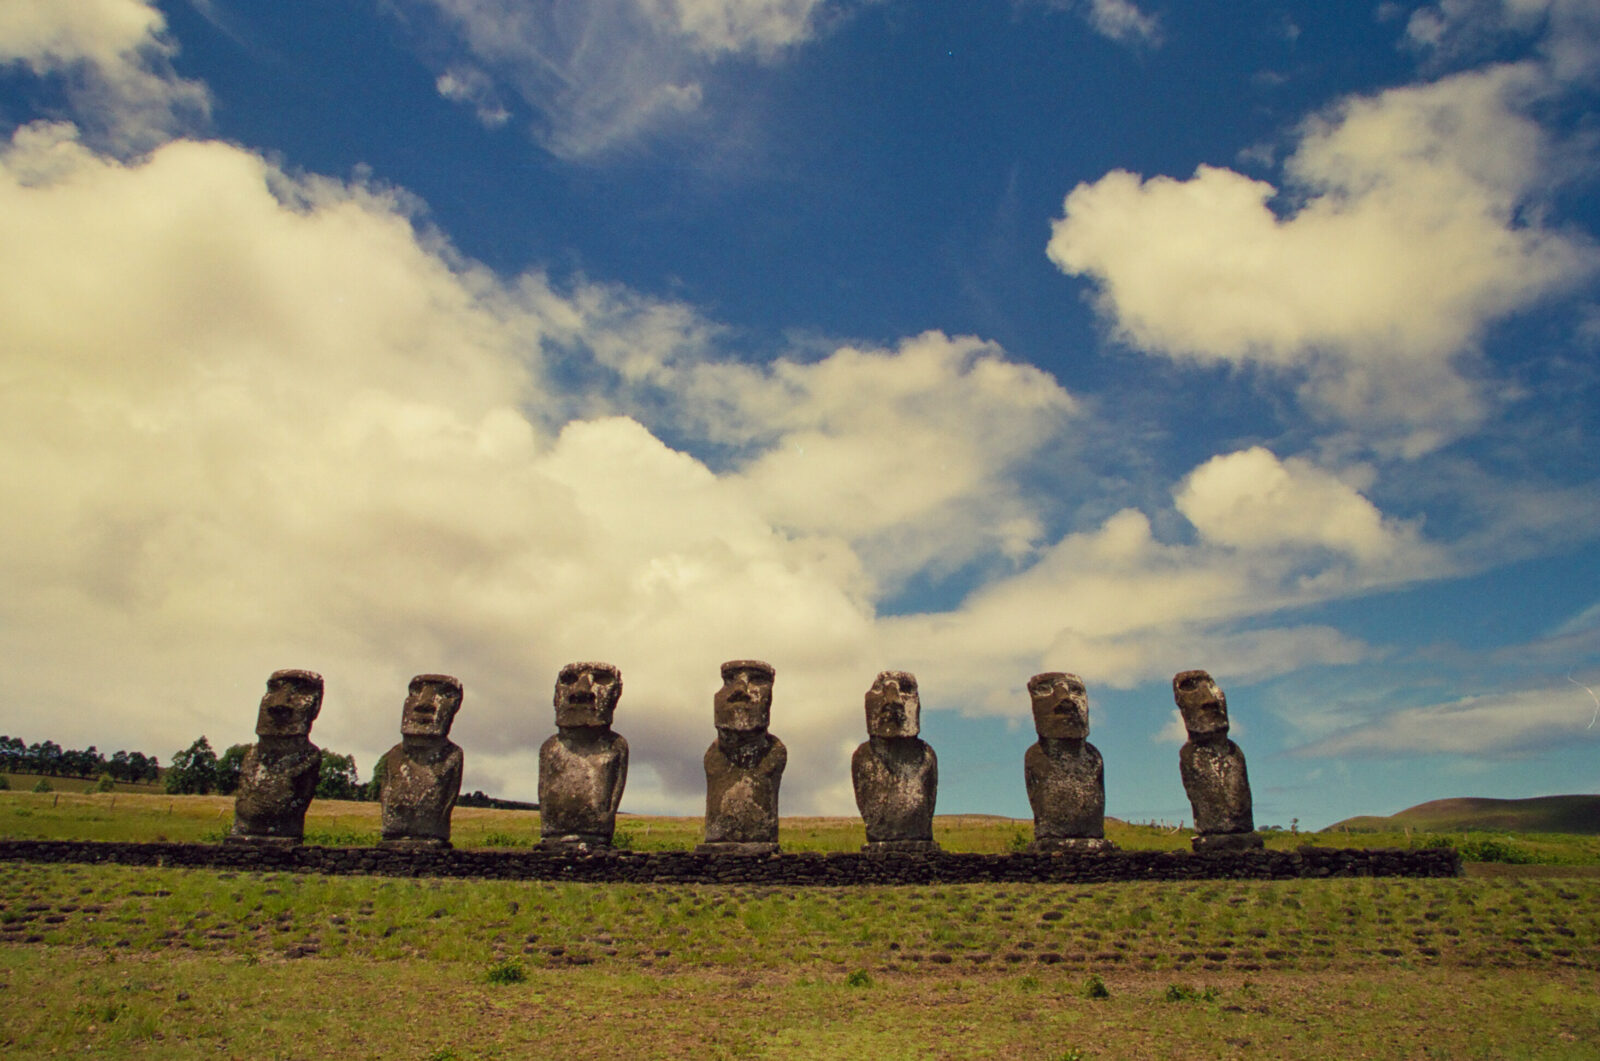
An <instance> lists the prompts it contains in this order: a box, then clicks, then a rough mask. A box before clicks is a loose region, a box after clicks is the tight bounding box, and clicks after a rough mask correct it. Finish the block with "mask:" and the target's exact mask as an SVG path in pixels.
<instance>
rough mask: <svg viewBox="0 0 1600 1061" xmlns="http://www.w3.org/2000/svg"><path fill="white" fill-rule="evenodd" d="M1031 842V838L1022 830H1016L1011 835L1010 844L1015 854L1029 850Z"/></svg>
mask: <svg viewBox="0 0 1600 1061" xmlns="http://www.w3.org/2000/svg"><path fill="white" fill-rule="evenodd" d="M1030 842H1031V839H1030V838H1029V836H1028V834H1027V833H1026V832H1024V831H1023V830H1021V829H1016V830H1014V831H1013V832H1012V833H1011V841H1010V844H1011V850H1012V851H1013V852H1022V851H1026V850H1028V844H1029V843H1030Z"/></svg>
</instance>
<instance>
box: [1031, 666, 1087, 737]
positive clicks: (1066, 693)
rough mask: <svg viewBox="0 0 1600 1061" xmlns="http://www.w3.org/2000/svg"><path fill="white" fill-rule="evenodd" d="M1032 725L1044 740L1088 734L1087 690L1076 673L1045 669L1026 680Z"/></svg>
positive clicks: (1085, 735)
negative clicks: (1031, 704) (1031, 712)
mask: <svg viewBox="0 0 1600 1061" xmlns="http://www.w3.org/2000/svg"><path fill="white" fill-rule="evenodd" d="M1028 695H1029V696H1030V697H1031V698H1032V699H1033V727H1034V729H1036V730H1038V731H1039V736H1041V737H1043V738H1045V739H1046V740H1083V739H1084V738H1085V737H1087V736H1088V735H1089V692H1088V690H1087V689H1085V688H1084V685H1083V679H1082V678H1080V677H1078V676H1077V675H1076V674H1066V673H1063V672H1061V671H1046V672H1045V673H1043V674H1035V675H1034V676H1033V677H1031V678H1029V679H1028Z"/></svg>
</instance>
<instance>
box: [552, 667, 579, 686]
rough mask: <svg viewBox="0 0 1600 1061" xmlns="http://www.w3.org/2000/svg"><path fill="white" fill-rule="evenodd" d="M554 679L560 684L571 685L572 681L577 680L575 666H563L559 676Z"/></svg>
mask: <svg viewBox="0 0 1600 1061" xmlns="http://www.w3.org/2000/svg"><path fill="white" fill-rule="evenodd" d="M556 680H557V681H559V682H560V683H561V684H562V685H571V684H572V683H573V682H575V681H577V680H578V671H577V668H575V667H563V668H562V670H561V677H559V678H558V679H556Z"/></svg>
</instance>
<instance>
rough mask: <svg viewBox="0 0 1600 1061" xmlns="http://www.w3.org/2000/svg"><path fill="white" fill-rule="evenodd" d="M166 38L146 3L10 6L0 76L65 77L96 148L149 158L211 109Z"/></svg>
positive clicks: (2, 16) (2, 27) (0, 33)
mask: <svg viewBox="0 0 1600 1061" xmlns="http://www.w3.org/2000/svg"><path fill="white" fill-rule="evenodd" d="M165 31H166V19H165V18H163V17H162V15H161V13H160V12H159V11H157V10H156V9H155V8H154V7H153V6H152V5H150V4H149V3H146V2H145V0H6V2H5V3H4V4H0V69H3V68H4V67H5V66H6V65H8V64H20V65H23V66H25V67H27V69H28V70H30V71H31V72H32V73H34V74H57V75H60V76H61V77H63V78H64V79H65V81H66V83H67V88H68V91H69V93H70V94H71V96H72V98H73V100H74V103H75V105H76V107H77V108H78V109H79V110H80V111H82V112H84V113H87V114H89V115H91V116H92V121H91V123H90V124H89V130H88V131H89V132H90V133H91V134H92V135H93V136H95V138H96V139H97V140H100V141H101V142H102V143H104V145H105V146H107V147H109V148H111V149H113V150H116V151H118V152H119V153H127V152H133V151H139V150H144V149H147V148H149V147H152V146H154V145H155V144H157V143H159V142H161V141H162V140H164V139H166V138H167V137H168V136H170V135H171V134H172V133H174V132H176V131H178V130H180V129H182V128H184V127H186V126H187V125H189V124H191V123H193V122H195V121H197V120H200V119H203V118H204V117H205V115H206V114H207V112H208V110H209V107H210V97H209V94H208V93H207V92H206V90H205V87H204V86H202V85H199V84H197V83H195V82H192V81H185V80H183V79H181V78H179V77H177V76H175V75H174V74H173V73H172V69H171V62H170V60H171V57H172V55H173V54H174V52H175V51H176V46H175V45H174V44H173V43H172V41H171V40H170V39H169V38H168V37H167V36H166V32H165Z"/></svg>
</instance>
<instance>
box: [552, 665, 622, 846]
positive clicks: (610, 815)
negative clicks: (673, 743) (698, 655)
mask: <svg viewBox="0 0 1600 1061" xmlns="http://www.w3.org/2000/svg"><path fill="white" fill-rule="evenodd" d="M621 695H622V675H621V674H620V673H619V672H618V671H617V669H616V668H615V667H613V666H611V665H610V664H609V663H574V664H570V665H568V666H566V667H563V668H562V670H561V676H560V677H559V678H558V679H557V681H556V696H555V702H556V733H555V735H554V736H552V737H550V738H549V739H548V740H546V741H545V742H544V744H543V745H542V746H541V747H540V748H539V833H540V836H541V837H542V838H543V841H544V843H545V844H546V845H547V846H576V845H582V846H585V847H588V846H600V847H607V846H610V844H611V838H612V836H613V835H614V834H615V832H616V827H617V808H618V807H619V806H620V805H621V803H622V790H623V788H624V786H625V785H626V784H627V781H628V742H627V741H626V740H624V739H623V738H622V737H621V736H620V735H618V734H616V733H614V732H612V730H611V719H612V715H613V713H614V712H615V710H616V706H617V700H618V699H619V698H620V697H621Z"/></svg>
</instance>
